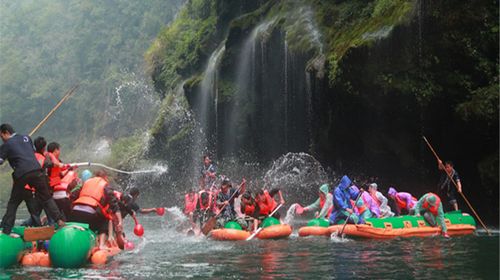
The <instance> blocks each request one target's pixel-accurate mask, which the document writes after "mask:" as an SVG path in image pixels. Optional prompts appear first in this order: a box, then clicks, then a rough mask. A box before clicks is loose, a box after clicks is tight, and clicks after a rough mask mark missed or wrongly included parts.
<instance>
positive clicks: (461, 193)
mask: <svg viewBox="0 0 500 280" xmlns="http://www.w3.org/2000/svg"><path fill="white" fill-rule="evenodd" d="M422 138H423V139H424V141H425V143H427V146H428V147H429V149H430V150H431V152H432V153H433V154H434V156H435V157H436V159H437V161H438V162H442V161H441V159H440V158H439V156H438V155H437V153H436V151H434V149H433V148H432V146H431V144H430V143H429V141H427V138H425V136H422ZM444 173H446V175H447V176H448V178H449V179H450V181H451V182H452V183H453V185H455V187H456V188H457V191H459V189H458V185H457V183H456V182H455V180H453V178H452V177H451V174H449V173H448V172H447V171H446V170H445V171H444ZM458 193H459V194H460V195H462V198H463V199H464V200H465V202H466V203H467V205H468V206H469V208H470V210H472V213H474V215H475V216H476V218H477V219H478V220H479V222H480V223H481V226H482V227H483V228H484V229H485V230H486V232H487V233H488V235H491V233H490V231H489V230H488V228H486V226H485V225H484V223H483V220H481V218H480V217H479V215H478V214H477V213H476V210H474V208H473V207H472V205H471V204H470V202H469V200H468V199H467V198H466V197H465V195H464V193H463V192H461V191H459V192H458Z"/></svg>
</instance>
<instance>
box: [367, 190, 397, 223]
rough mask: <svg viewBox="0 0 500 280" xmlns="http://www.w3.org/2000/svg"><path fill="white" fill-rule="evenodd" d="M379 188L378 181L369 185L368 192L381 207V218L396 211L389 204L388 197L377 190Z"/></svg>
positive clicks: (392, 214)
mask: <svg viewBox="0 0 500 280" xmlns="http://www.w3.org/2000/svg"><path fill="white" fill-rule="evenodd" d="M377 188H378V185H377V184H376V183H371V184H370V185H368V192H369V193H370V195H371V197H372V198H373V201H375V203H377V205H378V208H379V209H380V218H385V217H392V216H394V213H393V212H392V211H391V207H389V205H387V202H388V200H387V198H386V197H385V196H384V195H383V194H382V193H381V192H379V191H377Z"/></svg>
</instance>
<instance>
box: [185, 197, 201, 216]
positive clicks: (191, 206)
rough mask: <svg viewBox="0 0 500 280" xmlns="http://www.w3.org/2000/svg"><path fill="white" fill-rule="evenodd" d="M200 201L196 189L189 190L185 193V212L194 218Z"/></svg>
mask: <svg viewBox="0 0 500 280" xmlns="http://www.w3.org/2000/svg"><path fill="white" fill-rule="evenodd" d="M197 203H198V193H196V192H195V191H191V192H188V193H187V194H185V195H184V214H185V215H186V216H188V217H190V218H191V219H192V217H193V212H194V210H196V204H197Z"/></svg>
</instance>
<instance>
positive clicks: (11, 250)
mask: <svg viewBox="0 0 500 280" xmlns="http://www.w3.org/2000/svg"><path fill="white" fill-rule="evenodd" d="M0 248H1V250H0V268H2V269H3V268H8V267H11V266H12V265H15V264H17V263H18V262H19V260H20V258H21V256H22V253H23V251H24V249H25V244H24V241H23V239H22V238H21V237H12V236H10V235H7V234H3V233H0Z"/></svg>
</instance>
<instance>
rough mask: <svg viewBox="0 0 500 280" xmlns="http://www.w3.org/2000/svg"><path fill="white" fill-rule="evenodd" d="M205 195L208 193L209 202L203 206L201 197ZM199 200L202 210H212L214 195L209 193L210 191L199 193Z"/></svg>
mask: <svg viewBox="0 0 500 280" xmlns="http://www.w3.org/2000/svg"><path fill="white" fill-rule="evenodd" d="M203 193H207V194H208V201H207V203H206V204H203V201H202V199H201V195H202V194H203ZM198 200H199V202H200V210H206V209H211V208H212V193H211V192H209V191H201V192H199V193H198Z"/></svg>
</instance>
